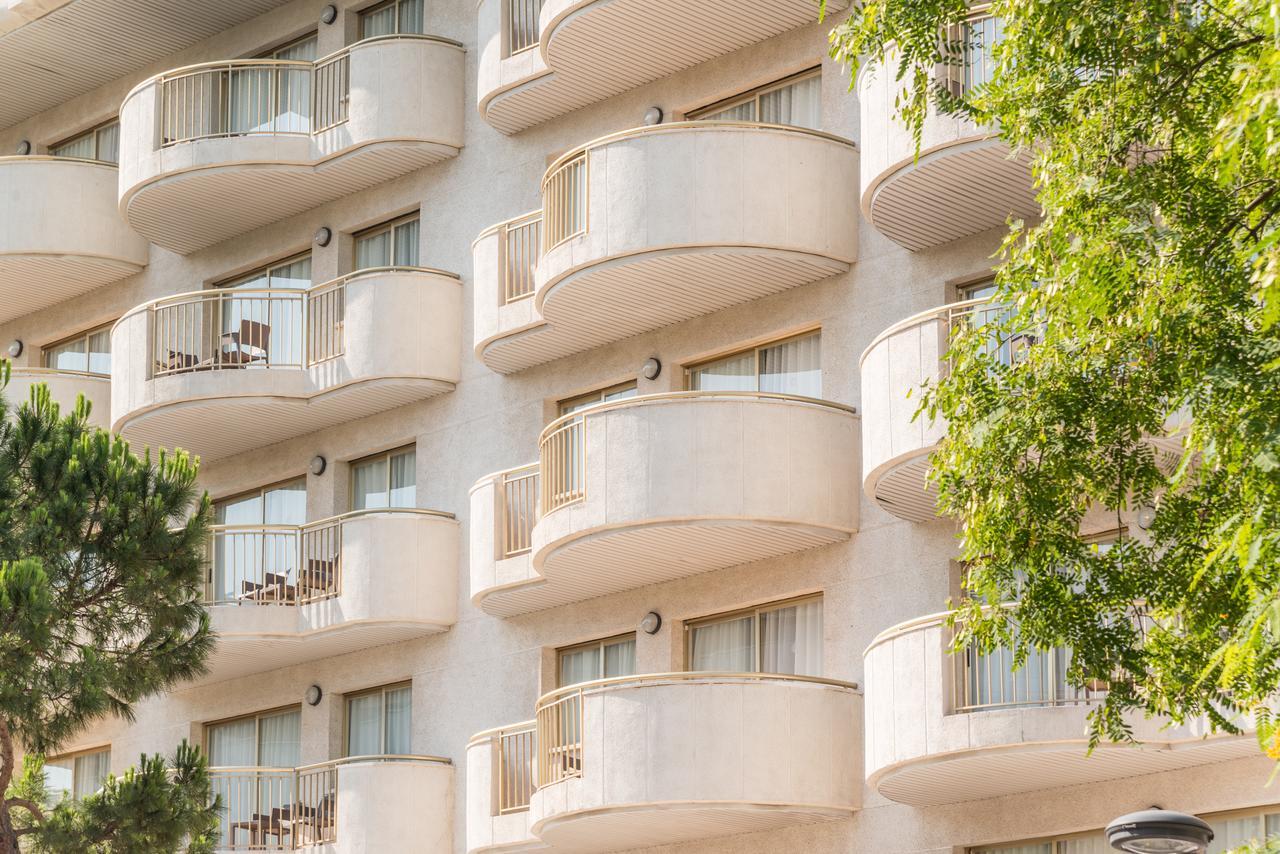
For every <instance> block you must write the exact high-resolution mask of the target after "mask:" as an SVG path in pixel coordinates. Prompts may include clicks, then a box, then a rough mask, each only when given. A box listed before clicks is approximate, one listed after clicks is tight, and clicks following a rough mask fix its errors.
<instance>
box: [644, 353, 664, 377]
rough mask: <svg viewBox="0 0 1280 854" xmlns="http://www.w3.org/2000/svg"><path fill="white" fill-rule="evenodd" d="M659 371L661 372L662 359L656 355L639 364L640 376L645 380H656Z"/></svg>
mask: <svg viewBox="0 0 1280 854" xmlns="http://www.w3.org/2000/svg"><path fill="white" fill-rule="evenodd" d="M660 373H662V361H661V360H660V359H659V358H658V357H657V356H650V357H649V358H647V359H645V360H644V364H643V365H641V366H640V376H642V377H644V378H645V379H647V380H656V379H657V378H658V374H660Z"/></svg>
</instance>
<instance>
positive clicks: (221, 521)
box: [214, 493, 262, 525]
mask: <svg viewBox="0 0 1280 854" xmlns="http://www.w3.org/2000/svg"><path fill="white" fill-rule="evenodd" d="M214 522H215V523H216V524H218V525H261V524H262V496H261V495H258V494H256V493H255V494H254V495H246V496H245V497H244V498H233V499H231V500H230V501H222V502H219V503H218V504H217V505H216V506H215V507H214Z"/></svg>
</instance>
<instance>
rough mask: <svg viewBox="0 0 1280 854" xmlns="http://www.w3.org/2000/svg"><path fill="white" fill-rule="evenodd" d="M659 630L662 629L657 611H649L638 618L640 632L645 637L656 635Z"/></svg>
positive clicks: (660, 618)
mask: <svg viewBox="0 0 1280 854" xmlns="http://www.w3.org/2000/svg"><path fill="white" fill-rule="evenodd" d="M660 628H662V615H661V614H659V613H658V612H657V611H650V612H649V613H647V614H645V615H644V616H643V617H641V618H640V631H642V632H644V633H645V634H646V635H656V634H657V633H658V629H660Z"/></svg>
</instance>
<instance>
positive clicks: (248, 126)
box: [226, 68, 276, 133]
mask: <svg viewBox="0 0 1280 854" xmlns="http://www.w3.org/2000/svg"><path fill="white" fill-rule="evenodd" d="M275 75H276V72H275V69H273V68H234V69H232V70H230V71H229V72H227V98H228V104H229V105H228V110H227V116H228V124H227V129H226V130H227V133H269V132H273V131H275V130H276V124H275V109H274V108H273V106H272V103H271V93H272V90H273V88H274V87H273V81H274V78H275Z"/></svg>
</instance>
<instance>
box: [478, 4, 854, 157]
mask: <svg viewBox="0 0 1280 854" xmlns="http://www.w3.org/2000/svg"><path fill="white" fill-rule="evenodd" d="M846 6H848V2H847V0H833V2H828V4H827V8H828V10H829V12H833V11H837V10H839V9H843V8H845V7H846ZM539 7H540V8H539ZM476 14H477V36H478V42H479V44H480V51H481V53H480V66H479V72H478V74H479V80H478V85H477V90H478V95H479V98H478V105H479V109H480V115H481V116H482V117H484V119H485V121H487V122H488V123H489V124H491V125H492V126H493V127H495V128H497V129H498V130H500V131H502V132H503V133H508V134H510V133H516V132H518V131H521V130H524V129H525V128H528V127H532V126H533V125H536V124H539V123H541V122H545V121H547V120H548V119H552V118H555V117H557V116H561V115H564V114H565V113H568V112H570V111H571V110H576V109H578V108H579V107H583V106H586V105H587V104H591V103H594V102H596V101H600V100H603V99H605V98H608V97H610V96H613V95H617V94H618V93H620V92H625V91H627V90H629V89H633V88H635V87H637V86H641V85H643V84H645V83H649V82H651V81H653V80H658V79H660V78H663V77H667V76H669V75H671V74H674V73H676V72H677V71H682V70H684V69H686V68H690V67H692V66H694V65H697V64H699V63H701V62H706V61H707V60H709V59H714V58H715V57H717V56H721V55H723V54H726V53H730V52H732V51H735V50H738V49H739V48H743V47H746V46H748V45H752V44H755V43H757V42H761V41H764V40H766V39H769V38H771V37H773V36H776V35H778V34H780V33H783V32H786V31H787V30H791V29H794V28H796V27H802V26H804V25H806V24H812V23H814V22H815V21H817V19H818V9H817V4H816V3H815V2H813V0H737V2H735V0H707V2H703V3H698V4H690V3H688V2H685V0H544V2H542V3H541V4H539V3H537V2H534V0H480V3H479V4H478V7H477V10H476Z"/></svg>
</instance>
